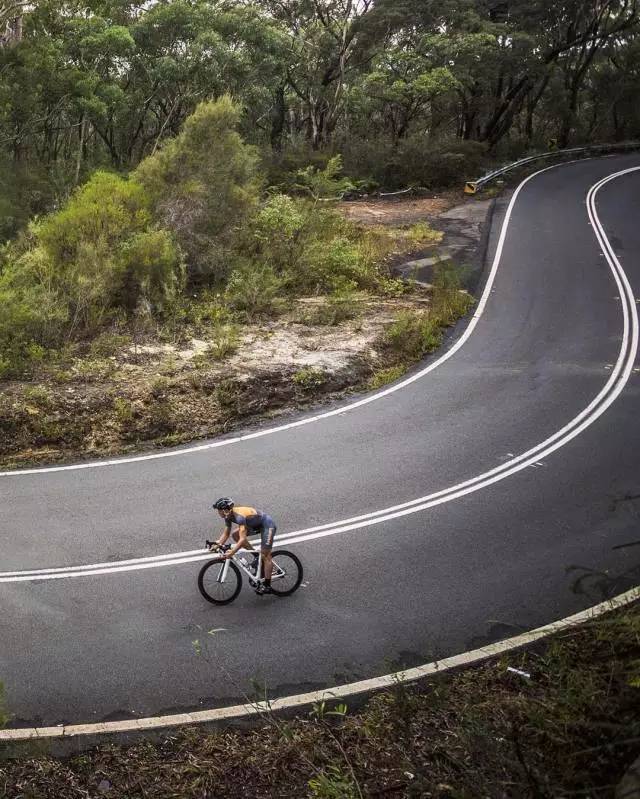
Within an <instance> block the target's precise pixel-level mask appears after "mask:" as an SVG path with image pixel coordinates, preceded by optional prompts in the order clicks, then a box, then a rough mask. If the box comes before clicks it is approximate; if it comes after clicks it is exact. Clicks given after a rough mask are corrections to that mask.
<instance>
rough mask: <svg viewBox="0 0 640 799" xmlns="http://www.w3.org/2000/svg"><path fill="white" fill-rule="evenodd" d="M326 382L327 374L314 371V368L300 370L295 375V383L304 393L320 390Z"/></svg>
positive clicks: (318, 370)
mask: <svg viewBox="0 0 640 799" xmlns="http://www.w3.org/2000/svg"><path fill="white" fill-rule="evenodd" d="M325 381H326V375H325V373H324V372H323V371H322V370H321V369H314V368H313V367H312V366H305V367H303V368H302V369H298V371H297V372H295V373H294V375H293V382H294V383H295V384H296V386H298V387H299V388H301V389H302V390H303V391H311V390H312V389H314V388H318V387H319V386H321V385H322V384H323V383H324V382H325Z"/></svg>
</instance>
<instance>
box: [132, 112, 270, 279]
mask: <svg viewBox="0 0 640 799" xmlns="http://www.w3.org/2000/svg"><path fill="white" fill-rule="evenodd" d="M240 116H241V108H240V106H239V105H237V104H236V103H234V102H233V101H232V100H231V98H230V97H228V96H225V97H221V98H220V99H218V100H216V101H212V102H204V103H201V104H200V105H199V106H198V107H197V109H196V111H195V112H194V113H193V114H192V115H191V116H190V117H188V118H187V120H186V122H185V124H184V127H183V129H182V132H181V133H180V134H179V135H178V136H177V137H176V138H175V139H172V140H170V141H169V142H167V143H166V144H165V145H164V146H163V147H162V148H161V149H160V150H158V152H156V153H155V154H154V155H152V156H150V157H148V158H146V159H145V160H144V161H143V162H142V163H141V164H140V165H139V166H138V168H137V169H136V171H135V177H136V180H138V181H139V182H140V183H141V184H142V185H143V186H144V187H145V189H146V191H147V193H148V196H149V198H150V202H151V207H152V209H153V213H154V215H155V217H156V219H158V220H159V221H160V223H161V224H162V226H163V227H166V228H168V229H169V230H171V231H172V232H173V234H174V235H175V236H176V238H177V240H178V242H179V243H180V246H181V247H182V249H183V251H184V253H185V254H186V258H187V267H188V270H189V275H190V276H191V277H192V278H199V279H207V280H214V281H221V280H223V279H224V278H226V277H227V273H228V266H227V262H228V258H229V253H230V252H231V250H232V248H233V246H234V244H235V243H236V240H237V238H238V233H239V230H240V229H241V227H242V225H243V224H244V222H245V220H246V219H247V218H248V216H249V215H250V214H251V213H252V212H253V210H254V208H255V206H256V203H257V198H258V192H259V180H258V177H257V158H256V153H255V150H254V148H252V147H251V146H250V145H247V144H245V143H244V142H243V141H242V139H241V138H240V136H239V134H238V133H237V128H238V125H239V122H240Z"/></svg>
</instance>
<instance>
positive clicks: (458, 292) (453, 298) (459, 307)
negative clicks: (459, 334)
mask: <svg viewBox="0 0 640 799" xmlns="http://www.w3.org/2000/svg"><path fill="white" fill-rule="evenodd" d="M472 305H473V298H472V297H471V296H470V295H469V294H468V293H467V292H466V291H464V290H463V289H462V288H461V270H460V269H458V268H456V267H455V266H454V265H453V264H451V263H450V262H442V263H440V264H437V265H436V267H435V269H434V277H433V291H432V298H431V313H432V314H433V315H435V316H436V317H437V318H438V320H439V323H440V324H441V325H443V326H445V327H446V326H448V325H451V324H453V323H454V322H455V321H456V320H458V319H459V318H460V317H461V316H464V315H465V314H466V313H467V311H468V310H469V308H471V306H472Z"/></svg>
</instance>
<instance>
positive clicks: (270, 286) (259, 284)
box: [226, 261, 282, 316]
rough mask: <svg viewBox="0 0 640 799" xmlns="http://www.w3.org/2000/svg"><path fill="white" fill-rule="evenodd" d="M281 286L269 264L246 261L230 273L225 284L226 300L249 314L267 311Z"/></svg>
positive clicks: (254, 314) (270, 308)
mask: <svg viewBox="0 0 640 799" xmlns="http://www.w3.org/2000/svg"><path fill="white" fill-rule="evenodd" d="M281 287H282V280H281V279H280V278H278V276H277V275H276V273H275V271H274V270H273V268H272V267H271V266H268V265H266V264H259V263H255V262H252V261H246V262H243V263H241V264H240V265H239V266H237V267H236V268H235V269H234V270H233V272H232V273H231V277H230V278H229V283H228V284H227V291H226V298H227V302H228V303H229V305H230V306H231V308H234V309H235V310H237V311H245V312H246V313H247V314H248V315H249V316H257V315H260V314H267V313H269V312H270V311H271V310H272V308H273V304H274V301H275V299H276V297H277V296H278V293H279V291H280V289H281Z"/></svg>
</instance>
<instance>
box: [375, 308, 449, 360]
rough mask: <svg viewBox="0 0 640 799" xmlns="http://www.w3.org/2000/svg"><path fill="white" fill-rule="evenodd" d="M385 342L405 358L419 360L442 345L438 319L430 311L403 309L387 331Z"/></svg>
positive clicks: (400, 356) (396, 353) (394, 351)
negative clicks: (416, 311) (417, 311)
mask: <svg viewBox="0 0 640 799" xmlns="http://www.w3.org/2000/svg"><path fill="white" fill-rule="evenodd" d="M384 339H385V344H386V345H387V347H388V348H389V349H390V350H391V351H392V352H393V353H395V355H396V356H397V357H399V358H401V359H403V360H406V359H409V360H412V361H415V360H419V359H420V358H422V357H423V356H424V355H427V354H428V353H429V352H432V351H433V350H435V349H436V347H438V346H439V345H440V342H441V341H442V333H441V331H440V326H439V324H438V320H437V319H435V318H434V317H433V316H431V314H429V313H428V312H423V313H415V312H412V311H403V312H402V313H400V314H399V315H398V318H397V319H396V320H395V322H393V323H392V324H391V325H390V326H389V327H388V328H387V330H386V332H385V337H384Z"/></svg>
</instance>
